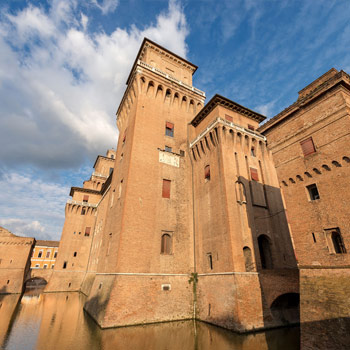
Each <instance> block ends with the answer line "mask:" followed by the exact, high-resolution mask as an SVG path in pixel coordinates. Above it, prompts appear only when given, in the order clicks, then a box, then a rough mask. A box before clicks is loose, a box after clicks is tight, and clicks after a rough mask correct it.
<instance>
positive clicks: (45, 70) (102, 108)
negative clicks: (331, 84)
mask: <svg viewBox="0 0 350 350" xmlns="http://www.w3.org/2000/svg"><path fill="white" fill-rule="evenodd" d="M144 36H146V37H149V38H150V39H152V40H154V41H156V42H158V43H159V44H161V45H162V46H165V47H167V48H168V49H169V50H172V51H174V52H175V53H177V54H179V55H181V56H183V57H185V58H187V59H188V60H190V61H191V62H193V63H194V64H196V65H197V66H198V67H199V68H198V70H197V72H196V73H195V76H194V86H196V87H197V88H199V89H201V90H204V91H205V92H206V94H207V101H208V100H209V99H210V98H211V97H212V96H213V95H214V94H215V93H219V94H221V95H224V96H226V97H228V98H230V99H232V100H234V101H236V102H238V103H240V104H242V105H244V106H247V107H249V108H251V109H254V110H256V111H258V112H260V113H262V114H265V115H266V116H267V117H272V116H274V115H275V114H277V113H278V112H280V111H281V110H282V109H284V108H285V107H287V106H288V105H290V104H291V103H293V102H294V101H295V100H296V99H297V92H298V91H299V90H301V89H302V88H303V87H304V86H305V85H307V84H308V83H310V82H311V81H313V80H314V79H316V78H317V77H318V76H320V75H322V74H323V73H325V72H326V71H327V70H329V69H330V68H331V67H335V68H337V69H343V70H345V71H347V72H350V49H349V47H350V1H348V0H334V1H332V0H328V1H323V0H303V1H298V0H293V1H291V0H290V1H286V0H231V1H224V0H220V1H211V0H202V1H190V0H183V1H180V0H178V1H175V0H172V1H169V2H168V1H161V0H158V1H150V0H144V1H140V0H130V1H127V0H120V1H118V0H85V1H77V0H52V1H44V0H40V1H38V0H36V1H34V0H32V1H30V0H27V1H23V0H5V1H4V0H3V1H2V2H1V3H0V188H1V192H0V225H2V226H4V227H6V228H8V229H10V230H11V231H12V232H14V233H17V234H21V235H29V236H35V237H36V238H41V239H59V237H60V234H61V230H62V226H63V221H64V206H65V202H66V200H67V199H68V194H69V188H70V186H81V185H82V182H83V180H85V179H87V178H88V177H89V176H90V174H91V171H92V168H91V167H92V164H93V161H94V159H95V158H96V155H97V154H104V153H105V151H106V149H107V148H111V147H116V144H117V139H118V130H117V128H116V124H115V112H116V110H117V107H118V104H119V102H120V99H121V96H122V94H123V92H124V89H125V81H126V78H127V76H128V74H129V71H130V68H131V65H132V63H133V61H134V59H135V55H136V53H137V51H138V49H139V46H140V44H141V42H142V39H143V37H144Z"/></svg>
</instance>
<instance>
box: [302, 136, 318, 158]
mask: <svg viewBox="0 0 350 350" xmlns="http://www.w3.org/2000/svg"><path fill="white" fill-rule="evenodd" d="M311 146H312V147H311ZM300 147H301V150H302V152H303V155H304V157H307V156H309V155H310V154H314V153H316V147H315V143H314V140H313V138H312V136H310V137H308V138H306V139H304V140H302V141H300Z"/></svg>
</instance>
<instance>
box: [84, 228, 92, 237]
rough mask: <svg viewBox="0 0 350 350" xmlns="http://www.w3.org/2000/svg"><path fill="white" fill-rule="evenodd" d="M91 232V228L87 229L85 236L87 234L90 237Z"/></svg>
mask: <svg viewBox="0 0 350 350" xmlns="http://www.w3.org/2000/svg"><path fill="white" fill-rule="evenodd" d="M90 231H91V227H87V228H86V229H85V234H86V235H89V234H90Z"/></svg>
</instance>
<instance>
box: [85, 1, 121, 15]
mask: <svg viewBox="0 0 350 350" xmlns="http://www.w3.org/2000/svg"><path fill="white" fill-rule="evenodd" d="M91 2H92V3H93V4H94V5H95V6H96V7H97V8H99V9H100V10H101V12H102V14H104V15H106V14H107V13H110V12H114V11H115V9H116V8H117V6H118V3H119V0H102V1H99V0H91Z"/></svg>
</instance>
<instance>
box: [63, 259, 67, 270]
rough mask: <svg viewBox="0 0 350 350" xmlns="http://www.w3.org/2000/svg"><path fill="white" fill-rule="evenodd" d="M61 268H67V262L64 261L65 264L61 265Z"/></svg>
mask: <svg viewBox="0 0 350 350" xmlns="http://www.w3.org/2000/svg"><path fill="white" fill-rule="evenodd" d="M63 268H64V269H66V268H67V261H65V262H64V263H63Z"/></svg>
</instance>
